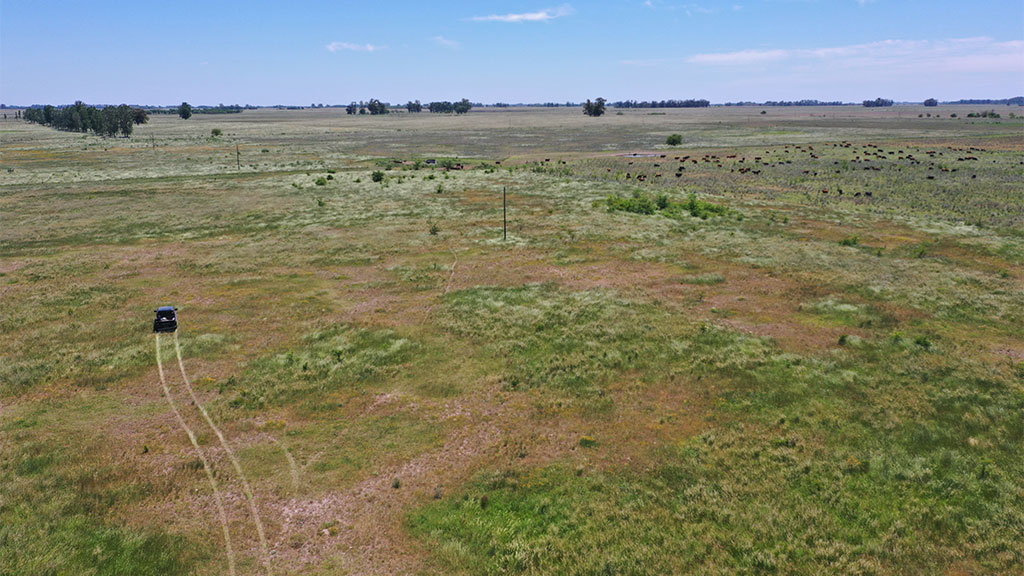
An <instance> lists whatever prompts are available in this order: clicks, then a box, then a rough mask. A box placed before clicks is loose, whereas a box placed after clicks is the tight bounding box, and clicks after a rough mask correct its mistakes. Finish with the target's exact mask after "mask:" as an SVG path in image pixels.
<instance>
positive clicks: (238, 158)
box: [235, 142, 242, 172]
mask: <svg viewBox="0 0 1024 576" xmlns="http://www.w3.org/2000/svg"><path fill="white" fill-rule="evenodd" d="M235 165H236V166H237V168H238V171H239V172H241V171H242V153H241V152H239V150H238V142H235Z"/></svg>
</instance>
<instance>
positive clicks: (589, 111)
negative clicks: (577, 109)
mask: <svg viewBox="0 0 1024 576" xmlns="http://www.w3.org/2000/svg"><path fill="white" fill-rule="evenodd" d="M605 102H607V100H605V99H604V98H598V99H597V100H595V101H593V102H591V101H590V99H589V98H588V99H587V101H586V102H585V103H584V104H583V113H584V114H586V115H587V116H590V117H593V118H596V117H598V116H601V115H602V114H604V108H605V107H604V104H605Z"/></svg>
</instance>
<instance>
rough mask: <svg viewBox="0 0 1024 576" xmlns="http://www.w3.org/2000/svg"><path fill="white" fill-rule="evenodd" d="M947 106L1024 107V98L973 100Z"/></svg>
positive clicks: (960, 101) (959, 101) (958, 101)
mask: <svg viewBox="0 0 1024 576" xmlns="http://www.w3.org/2000/svg"><path fill="white" fill-rule="evenodd" d="M947 104H1006V105H1007V106H1024V96H1015V97H1013V98H1003V99H1002V100H987V99H981V100H979V99H973V100H957V101H956V102H947Z"/></svg>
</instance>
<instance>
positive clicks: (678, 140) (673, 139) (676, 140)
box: [665, 134, 683, 146]
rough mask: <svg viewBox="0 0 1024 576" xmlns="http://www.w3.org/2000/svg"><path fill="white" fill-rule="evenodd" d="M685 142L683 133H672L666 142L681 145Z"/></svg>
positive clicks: (670, 144) (671, 144)
mask: <svg viewBox="0 0 1024 576" xmlns="http://www.w3.org/2000/svg"><path fill="white" fill-rule="evenodd" d="M682 143H683V136H682V135H681V134H672V135H670V136H669V137H668V138H666V139H665V144H668V145H669V146H679V145H680V144H682Z"/></svg>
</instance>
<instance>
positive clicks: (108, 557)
mask: <svg viewBox="0 0 1024 576" xmlns="http://www.w3.org/2000/svg"><path fill="white" fill-rule="evenodd" d="M108 408H109V407H106V406H96V405H92V404H90V403H88V402H87V403H86V406H70V405H68V406H61V407H59V409H60V410H61V411H62V412H63V413H62V415H61V417H56V416H54V415H52V414H47V413H43V412H41V413H38V414H32V413H22V414H18V415H17V416H18V417H12V418H11V419H9V420H7V419H5V420H4V421H3V422H2V425H0V438H3V439H4V440H9V441H11V442H5V444H6V448H5V451H4V459H3V461H2V462H0V573H2V574H12V575H14V574H25V575H28V574H32V575H58V574H96V575H98V576H115V575H121V574H139V575H142V576H160V575H164V574H191V573H193V572H194V568H195V565H196V564H197V563H201V562H206V561H209V554H208V553H209V550H207V549H205V548H204V547H203V546H198V547H197V546H196V545H195V544H193V543H190V542H189V541H188V540H187V539H186V538H184V537H181V536H176V535H171V534H167V533H166V532H164V531H162V530H160V529H157V528H153V529H133V528H130V527H127V526H118V525H116V524H114V523H108V522H106V521H104V520H103V519H102V515H103V514H105V513H107V512H108V511H109V510H110V509H111V508H117V509H119V510H128V509H131V508H132V507H133V506H135V505H137V504H139V503H141V502H144V501H145V500H146V498H147V497H149V496H150V495H151V494H152V493H154V492H155V491H156V490H158V487H157V485H158V484H162V482H163V481H162V480H156V481H148V480H143V479H138V478H131V477H130V475H129V474H128V473H127V472H126V471H125V470H123V469H120V468H118V467H116V466H113V465H104V466H96V465H95V458H96V457H97V456H98V454H96V453H95V451H93V450H90V451H87V452H86V453H83V452H81V451H79V450H70V449H68V448H66V443H67V438H68V437H76V438H83V437H90V436H92V435H94V434H96V432H95V431H94V430H93V429H92V426H85V427H84V428H83V427H81V426H80V423H81V422H86V421H91V422H93V425H95V424H96V423H97V422H98V421H99V420H102V417H101V416H94V415H91V414H90V413H89V412H91V411H95V412H97V413H99V414H107V415H109V411H107V409H108ZM12 416H14V415H13V414H12ZM69 416H70V417H73V418H75V419H76V420H78V422H77V423H75V424H71V425H68V424H65V423H64V418H68V417H69ZM194 473H195V471H194V470H185V469H176V470H174V471H173V472H172V475H174V476H191V475H193V474H194Z"/></svg>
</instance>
